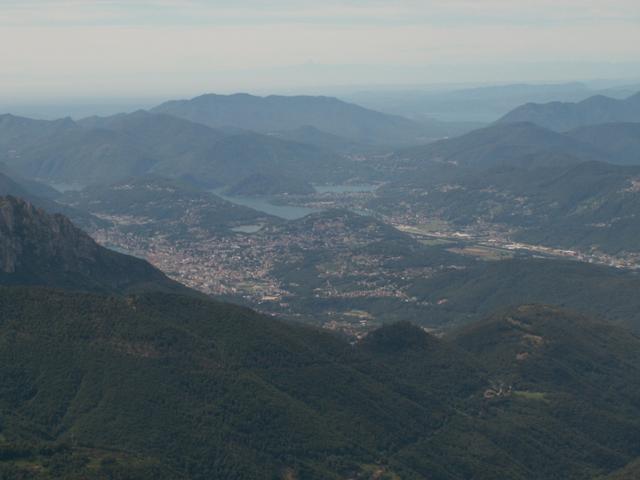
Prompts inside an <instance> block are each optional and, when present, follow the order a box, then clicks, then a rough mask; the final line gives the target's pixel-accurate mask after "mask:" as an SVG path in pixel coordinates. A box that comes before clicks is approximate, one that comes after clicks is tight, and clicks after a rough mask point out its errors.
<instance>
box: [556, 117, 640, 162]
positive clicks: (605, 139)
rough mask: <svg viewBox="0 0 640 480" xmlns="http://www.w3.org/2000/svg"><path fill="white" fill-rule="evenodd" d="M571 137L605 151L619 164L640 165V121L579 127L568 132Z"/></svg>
mask: <svg viewBox="0 0 640 480" xmlns="http://www.w3.org/2000/svg"><path fill="white" fill-rule="evenodd" d="M568 135H569V136H570V137H571V138H574V139H576V140H578V141H580V142H582V143H585V144H588V145H592V146H593V148H594V150H597V151H601V152H602V151H606V152H608V153H609V154H610V158H611V161H612V162H613V163H616V164H619V165H640V122H639V123H604V124H599V125H590V126H586V127H580V128H577V129H575V130H571V131H569V132H568Z"/></svg>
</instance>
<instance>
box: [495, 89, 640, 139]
mask: <svg viewBox="0 0 640 480" xmlns="http://www.w3.org/2000/svg"><path fill="white" fill-rule="evenodd" d="M639 99H640V93H637V94H635V95H632V96H631V97H629V98H626V99H623V100H618V99H615V98H611V97H607V96H605V95H594V96H592V97H589V98H586V99H585V100H582V101H581V102H578V103H562V102H550V103H527V104H525V105H522V106H520V107H517V108H515V109H514V110H512V111H511V112H509V113H507V114H506V115H505V116H503V117H502V118H501V119H500V120H498V123H501V124H504V123H513V122H522V121H530V122H534V123H537V124H538V125H541V126H543V127H546V128H550V129H552V130H556V131H568V130H572V129H575V128H578V127H583V126H588V125H597V124H601V123H612V122H640V102H639V101H638V100H639Z"/></svg>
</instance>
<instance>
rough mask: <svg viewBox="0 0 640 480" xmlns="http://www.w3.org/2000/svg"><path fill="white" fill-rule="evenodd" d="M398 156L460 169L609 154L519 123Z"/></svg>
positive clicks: (539, 163)
mask: <svg viewBox="0 0 640 480" xmlns="http://www.w3.org/2000/svg"><path fill="white" fill-rule="evenodd" d="M396 156H397V158H399V159H404V160H407V161H410V162H417V163H420V162H422V163H425V162H432V163H433V162H437V163H443V164H450V165H455V166H460V167H473V168H491V167H496V166H505V165H509V166H517V167H524V168H532V167H541V166H558V165H568V164H572V163H579V162H581V161H585V160H598V159H602V157H603V156H604V157H605V158H608V153H601V152H600V151H599V150H595V149H594V148H593V146H591V145H588V144H585V143H582V142H580V141H578V140H576V139H574V138H572V137H570V136H567V135H564V134H560V133H557V132H553V131H551V130H548V129H545V128H543V127H540V126H538V125H535V124H534V123H530V122H519V123H509V124H498V125H492V126H490V127H486V128H482V129H479V130H474V131H473V132H470V133H467V134H465V135H461V136H460V137H455V138H450V139H446V140H440V141H437V142H434V143H432V144H429V145H425V146H421V147H414V148H408V149H405V150H400V151H398V153H397V154H396Z"/></svg>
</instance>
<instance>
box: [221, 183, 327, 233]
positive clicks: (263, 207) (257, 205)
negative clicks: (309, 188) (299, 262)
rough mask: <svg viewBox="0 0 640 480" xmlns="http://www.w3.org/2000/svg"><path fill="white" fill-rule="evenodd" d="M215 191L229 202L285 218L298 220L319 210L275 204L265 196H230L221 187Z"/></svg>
mask: <svg viewBox="0 0 640 480" xmlns="http://www.w3.org/2000/svg"><path fill="white" fill-rule="evenodd" d="M213 193H215V194H216V195H218V196H219V197H220V198H223V199H225V200H226V201H228V202H231V203H235V204H236V205H243V206H245V207H249V208H253V209H254V210H258V211H259V212H264V213H268V214H269V215H273V216H275V217H280V218H283V219H285V220H296V219H298V218H302V217H304V216H306V215H309V214H310V213H315V212H318V211H319V210H317V209H315V208H306V207H294V206H290V205H275V204H273V203H271V202H270V201H269V199H268V198H263V197H230V196H228V195H225V194H223V193H221V192H220V190H219V189H216V190H214V191H213ZM247 233H251V232H247Z"/></svg>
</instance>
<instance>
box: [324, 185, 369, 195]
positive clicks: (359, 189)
mask: <svg viewBox="0 0 640 480" xmlns="http://www.w3.org/2000/svg"><path fill="white" fill-rule="evenodd" d="M313 188H315V189H316V192H318V193H363V192H373V191H374V190H375V189H376V188H378V185H368V184H362V185H314V186H313Z"/></svg>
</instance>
